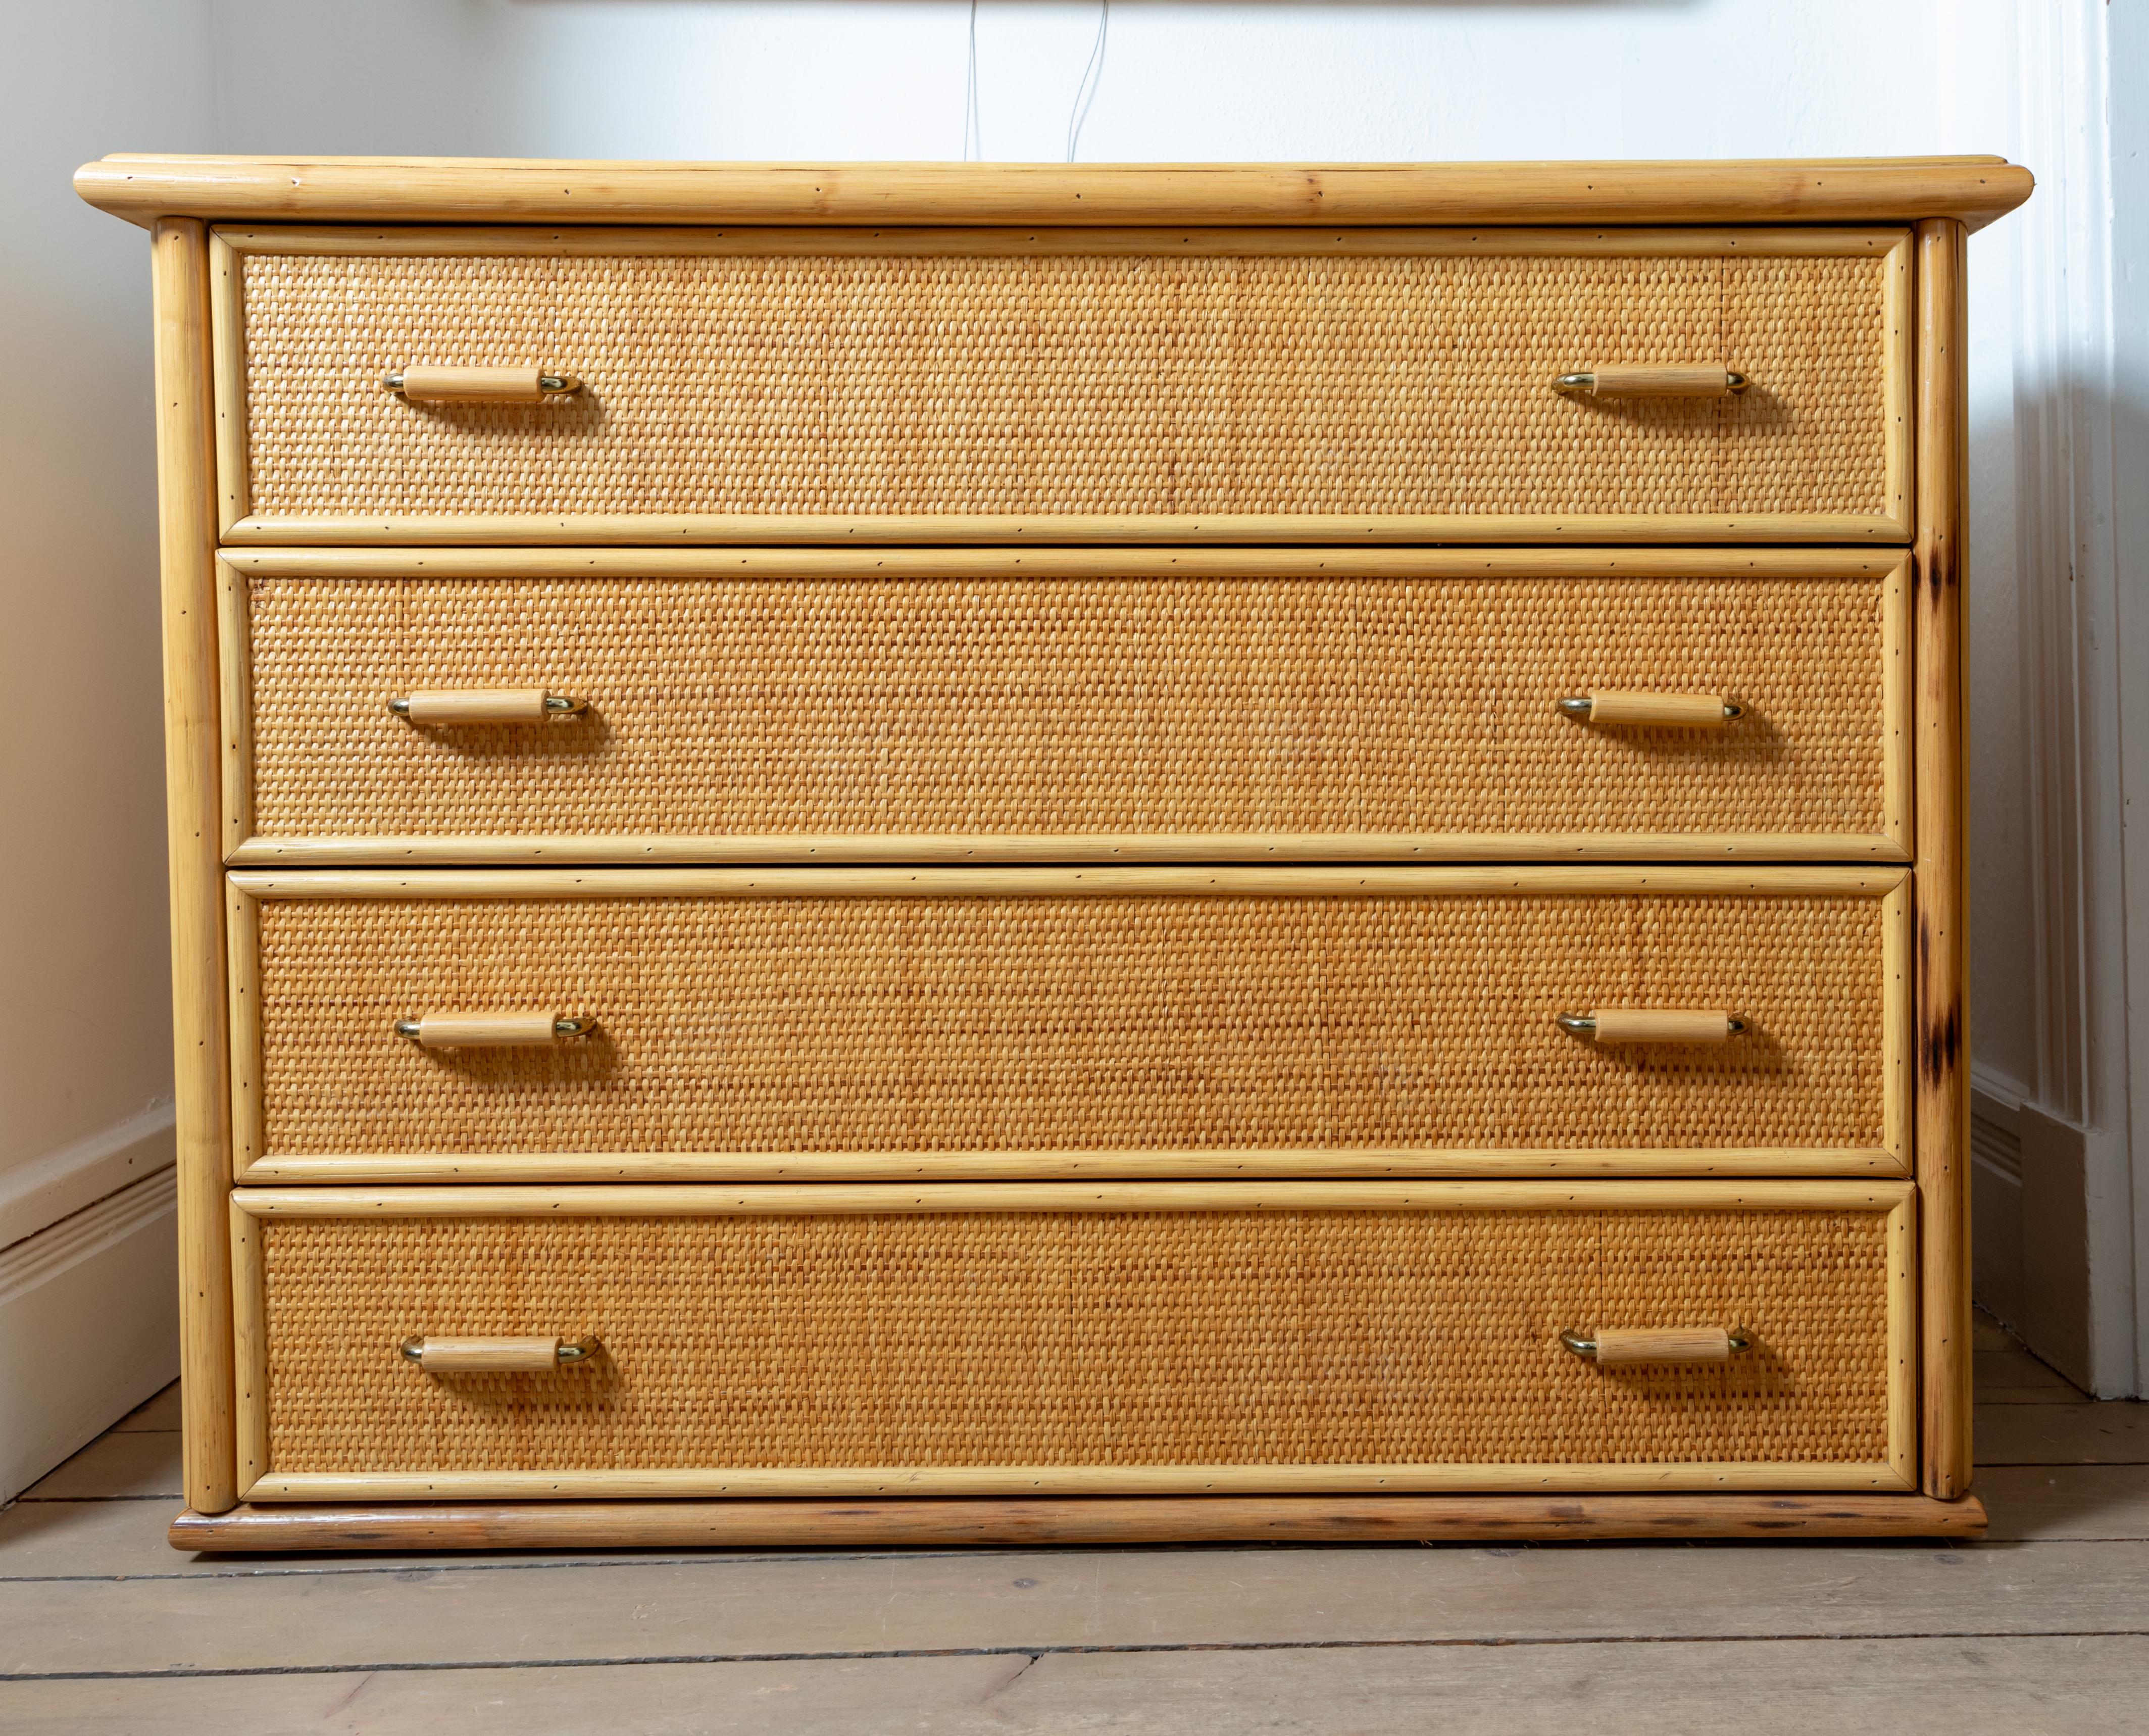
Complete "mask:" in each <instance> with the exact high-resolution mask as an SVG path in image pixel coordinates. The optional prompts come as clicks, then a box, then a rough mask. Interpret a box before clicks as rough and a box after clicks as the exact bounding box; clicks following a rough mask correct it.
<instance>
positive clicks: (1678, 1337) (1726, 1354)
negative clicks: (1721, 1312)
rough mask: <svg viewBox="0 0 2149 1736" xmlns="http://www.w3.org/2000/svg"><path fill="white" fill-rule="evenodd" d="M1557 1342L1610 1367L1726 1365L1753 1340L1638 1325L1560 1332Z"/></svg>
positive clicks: (1704, 1329)
mask: <svg viewBox="0 0 2149 1736" xmlns="http://www.w3.org/2000/svg"><path fill="white" fill-rule="evenodd" d="M1559 1341H1560V1342H1561V1343H1562V1344H1563V1345H1565V1346H1567V1347H1568V1349H1569V1350H1571V1351H1573V1352H1574V1354H1575V1355H1576V1356H1580V1357H1582V1358H1583V1360H1584V1361H1591V1362H1596V1363H1598V1364H1601V1365H1602V1366H1605V1367H1608V1368H1610V1367H1617V1366H1620V1365H1622V1364H1633V1363H1636V1362H1729V1361H1730V1360H1731V1359H1732V1358H1733V1357H1734V1356H1737V1355H1738V1354H1739V1351H1743V1350H1744V1349H1745V1348H1746V1347H1747V1346H1748V1345H1749V1344H1750V1343H1752V1340H1751V1339H1749V1338H1748V1337H1747V1336H1746V1335H1745V1334H1744V1333H1743V1332H1727V1331H1724V1329H1723V1328H1722V1327H1721V1326H1639V1327H1633V1328H1630V1329H1622V1328H1619V1327H1599V1328H1598V1330H1596V1331H1593V1332H1573V1331H1568V1332H1563V1333H1561V1334H1560V1335H1559Z"/></svg>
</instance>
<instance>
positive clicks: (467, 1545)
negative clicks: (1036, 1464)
mask: <svg viewBox="0 0 2149 1736" xmlns="http://www.w3.org/2000/svg"><path fill="white" fill-rule="evenodd" d="M1984 1530H1985V1507H1984V1506H1983V1504H1982V1503H1981V1502H1979V1500H1978V1499H1977V1497H1975V1496H1974V1495H1972V1496H1969V1497H1965V1498H1964V1499H1963V1500H1960V1501H1932V1500H1929V1499H1926V1498H1925V1497H1922V1496H1917V1495H1835V1496H1816V1495H1744V1494H1719V1495H1558V1496H1547V1495H1371V1496H1318V1495H1286V1496H1271V1497H1259V1496H1256V1497H1232V1496H1220V1495H1205V1496H1191V1497H1185V1496H1164V1495H1151V1496H1134V1497H1125V1498H1121V1499H1112V1498H1109V1497H1086V1498H1083V1497H1078V1498H1075V1499H1072V1500H1060V1501H1054V1500H1041V1501H1040V1500H1028V1501H961V1500H953V1501H950V1500H933V1499H929V1498H924V1497H910V1498H907V1499H902V1500H895V1501H845V1502H813V1501H717V1502H687V1501H665V1502H595V1501H590V1502H563V1501H553V1502H546V1501H526V1502H514V1503H512V1504H510V1505H506V1506H487V1505H476V1504H471V1503H460V1504H450V1503H447V1502H438V1503H434V1504H431V1505H422V1506H405V1507H379V1506H375V1507H357V1506H348V1505H346V1506H336V1507H250V1506H249V1507H240V1508H239V1509H237V1510H236V1511H235V1512H230V1513H227V1514H224V1515H222V1516H219V1517H211V1516H209V1515H207V1514H204V1513H195V1512H183V1513H181V1514H180V1515H179V1517H177V1518H175V1519H174V1520H173V1522H172V1524H171V1529H170V1532H169V1536H170V1539H171V1543H172V1547H174V1548H175V1549H195V1550H204V1551H222V1550H246V1551H258V1550H302V1549H324V1550H331V1549H332V1550H336V1551H339V1552H342V1551H350V1550H383V1549H385V1550H413V1551H415V1550H430V1549H591V1548H605V1549H632V1548H655V1547H664V1548H705V1549H769V1548H777V1549H780V1548H790V1547H823V1548H827V1547H850V1548H859V1547H903V1546H908V1547H966V1546H967V1547H1024V1548H1034V1547H1049V1546H1051V1545H1054V1544H1090V1545H1100V1544H1102V1545H1114V1544H1129V1543H1409V1542H1427V1543H1431V1542H1442V1543H1496V1542H1509V1543H1516V1542H1608V1541H1611V1540H1614V1539H1626V1540H1629V1541H1636V1542H1668V1541H1672V1540H1674V1539H1688V1540H1691V1539H1694V1538H1696V1537H1754V1538H1759V1537H1769V1538H1784V1537H1808V1538H1811V1537H1961V1538H1970V1539H1975V1537H1978V1536H1979V1535H1980V1534H1981V1533H1982V1532H1983V1531H1984Z"/></svg>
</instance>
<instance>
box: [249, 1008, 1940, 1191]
mask: <svg viewBox="0 0 2149 1736" xmlns="http://www.w3.org/2000/svg"><path fill="white" fill-rule="evenodd" d="M1907 1012H1908V1008H1907V1004H1905V1015H1906V1017H1907ZM254 1138H255V1139H256V1140H258V1138H259V1134H258V1131H255V1132H254ZM245 1149H246V1148H245V1147H244V1145H241V1146H240V1148H239V1152H240V1165H239V1169H238V1170H237V1173H236V1175H235V1177H234V1179H235V1180H237V1181H238V1182H239V1184H240V1185H243V1186H247V1187H298V1186H307V1187H314V1186H334V1185H350V1184H353V1183H378V1184H380V1185H384V1186H398V1185H411V1184H420V1185H440V1184H458V1183H460V1184H469V1183H480V1182H491V1181H507V1180H512V1181H516V1182H518V1183H536V1184H547V1185H557V1184H560V1183H579V1182H659V1183H662V1184H664V1185H667V1186H670V1185H680V1184H683V1183H688V1182H712V1181H714V1182H722V1181H771V1182H780V1181H806V1182H813V1183H815V1184H816V1185H824V1184H826V1183H828V1182H835V1181H911V1182H928V1181H929V1182H935V1183H944V1182H954V1181H985V1180H1012V1181H1056V1180H1070V1181H1071V1180H1085V1179H1095V1180H1150V1179H1160V1180H1162V1179H1171V1180H1209V1181H1223V1180H1241V1181H1255V1180H1284V1179H1286V1178H1289V1177H1294V1176H1301V1177H1302V1176H1319V1177H1321V1178H1323V1179H1326V1180H1334V1179H1337V1178H1341V1177H1345V1176H1353V1177H1364V1178H1366V1179H1368V1180H1410V1179H1417V1178H1426V1179H1433V1178H1441V1179H1447V1180H1456V1179H1460V1178H1472V1179H1482V1180H1489V1181H1512V1180H1524V1179H1529V1178H1540V1177H1542V1178H1544V1179H1548V1180H1563V1181H1594V1180H1606V1179H1609V1178H1616V1177H1621V1176H1633V1175H1653V1176H1663V1177H1681V1178H1690V1179H1693V1180H1728V1179H1733V1178H1744V1177H1749V1176H1751V1177H1762V1176H1774V1177H1779V1178H1781V1177H1799V1176H1803V1177H1810V1178H1813V1179H1815V1180H1832V1179H1836V1178H1840V1177H1850V1178H1870V1179H1871V1180H1877V1181H1894V1180H1905V1179H1907V1178H1908V1176H1909V1175H1910V1164H1909V1162H1908V1161H1907V1160H1906V1158H1905V1156H1904V1155H1899V1153H1898V1152H1897V1151H1896V1150H1893V1149H1890V1148H1889V1147H1886V1146H1875V1147H1874V1148H1873V1149H1871V1150H1864V1149H1861V1148H1859V1147H1856V1146H1823V1147H1814V1146H1799V1145H1780V1146H1778V1145H1756V1146H1704V1147H1699V1148H1693V1149H1689V1148H1685V1147H1679V1146H1663V1147H1658V1146H1650V1145H1638V1146H1633V1147H1630V1148H1624V1149H1622V1148H1618V1147H1610V1148H1577V1149H1574V1150H1560V1149H1555V1148H1549V1147H1548V1148H1542V1149H1540V1148H1536V1147H1519V1146H1518V1147H1512V1148H1509V1149H1507V1150H1497V1149H1493V1150H1486V1149H1479V1148H1476V1147H1469V1146H1444V1145H1443V1146H1437V1147H1422V1148H1412V1147H1409V1146H1379V1147H1370V1148H1361V1147H1356V1146H1340V1147H1339V1146H1282V1147H1273V1148H1267V1149H1263V1148H1259V1147H1254V1148H1248V1149H1246V1150H1209V1151H1205V1150H1156V1151H543V1152H520V1151H441V1152H419V1153H415V1154H414V1153H395V1154H380V1153H368V1152H363V1151H350V1152H322V1153H315V1154H310V1155H305V1156H303V1157H294V1156H288V1155H281V1156H274V1157H264V1158H258V1159H255V1160H252V1161H250V1162H249V1161H246V1160H244V1152H245Z"/></svg>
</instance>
